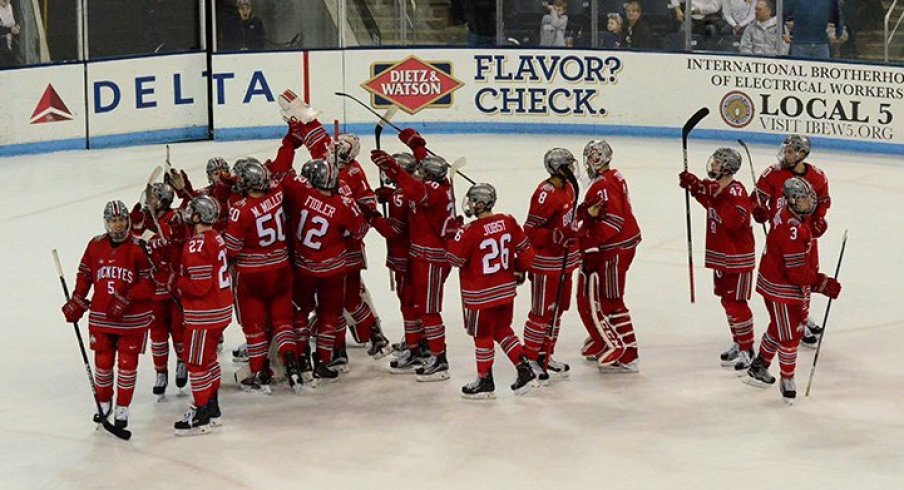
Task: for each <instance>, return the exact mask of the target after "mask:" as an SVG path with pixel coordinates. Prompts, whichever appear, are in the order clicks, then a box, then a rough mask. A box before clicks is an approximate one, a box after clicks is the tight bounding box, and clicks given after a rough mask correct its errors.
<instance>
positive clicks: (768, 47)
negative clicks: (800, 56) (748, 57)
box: [740, 0, 789, 56]
mask: <svg viewBox="0 0 904 490" xmlns="http://www.w3.org/2000/svg"><path fill="white" fill-rule="evenodd" d="M777 38H778V19H776V18H775V11H774V10H773V7H772V2H771V1H769V0H758V1H757V2H756V20H755V21H754V22H753V23H752V24H750V25H749V26H748V27H747V29H745V30H744V34H743V35H742V36H741V47H740V51H741V53H743V54H761V55H765V56H777V55H787V54H788V49H789V46H788V44H787V43H785V42H782V49H781V52H779V50H778V49H777V47H776V44H777V43H776V41H777Z"/></svg>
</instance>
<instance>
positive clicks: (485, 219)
mask: <svg viewBox="0 0 904 490" xmlns="http://www.w3.org/2000/svg"><path fill="white" fill-rule="evenodd" d="M495 204H496V189H494V188H493V186H491V185H490V184H476V185H473V186H471V188H470V189H468V193H467V196H466V197H465V199H464V202H463V203H462V208H463V209H464V212H465V215H466V216H469V217H470V216H473V217H475V218H476V219H475V220H474V221H472V222H471V223H468V224H467V225H465V226H464V227H463V228H461V229H460V230H458V232H457V233H456V234H455V238H454V240H452V241H451V242H450V243H449V252H448V254H449V262H450V263H451V264H452V265H453V266H455V267H458V268H459V269H460V272H459V278H460V282H461V302H462V305H463V308H464V318H465V329H466V330H467V332H468V335H470V336H471V337H473V338H474V347H475V350H476V352H475V356H476V360H477V379H476V380H474V381H473V382H471V383H468V384H467V385H465V386H462V388H461V393H462V396H463V397H465V398H493V397H494V396H495V393H494V392H495V389H496V388H495V385H494V383H493V357H494V353H493V352H494V345H493V342H494V341H495V342H496V343H498V344H499V347H500V348H502V350H503V351H504V352H505V354H506V356H508V358H509V360H510V361H511V362H512V364H513V365H514V366H515V368H516V370H517V378H516V379H515V382H514V383H512V386H511V387H512V391H514V392H515V394H516V395H521V394H524V393H526V392H527V391H529V390H530V389H532V388H535V387H537V386H538V383H537V380H536V378H537V376H536V375H535V374H534V371H533V370H532V369H531V366H530V365H529V364H528V360H527V358H526V357H524V352H523V349H522V347H521V342H520V341H519V340H518V337H517V336H516V335H515V332H513V331H512V312H513V310H514V299H515V294H516V293H515V288H516V281H518V282H520V281H523V280H524V271H525V270H526V269H527V268H528V267H529V266H530V264H531V259H532V256H533V250H531V248H530V243H528V241H527V236H526V235H525V234H524V231H523V230H522V229H521V227H520V226H518V222H517V221H515V218H513V217H511V216H510V215H507V214H497V213H493V206H494V205H495Z"/></svg>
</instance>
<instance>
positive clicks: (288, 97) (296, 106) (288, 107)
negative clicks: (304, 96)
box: [277, 90, 320, 124]
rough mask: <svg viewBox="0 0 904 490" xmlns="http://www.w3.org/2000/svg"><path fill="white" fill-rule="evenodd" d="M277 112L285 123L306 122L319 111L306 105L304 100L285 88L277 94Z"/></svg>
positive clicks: (314, 117) (313, 117) (317, 114)
mask: <svg viewBox="0 0 904 490" xmlns="http://www.w3.org/2000/svg"><path fill="white" fill-rule="evenodd" d="M277 102H278V103H279V114H280V115H281V116H282V118H283V120H284V121H286V122H287V123H292V122H300V123H302V124H307V123H309V122H311V121H313V120H314V119H317V116H319V115H320V111H318V110H316V109H314V108H313V107H311V106H310V105H308V104H307V103H306V102H305V101H303V100H301V99H299V98H298V95H296V94H295V92H293V91H291V90H286V91H285V92H283V93H281V94H280V95H279V100H278V101H277Z"/></svg>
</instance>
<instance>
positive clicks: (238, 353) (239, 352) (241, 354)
mask: <svg viewBox="0 0 904 490" xmlns="http://www.w3.org/2000/svg"><path fill="white" fill-rule="evenodd" d="M232 362H248V344H242V345H240V346H238V347H236V348H235V349H233V350H232Z"/></svg>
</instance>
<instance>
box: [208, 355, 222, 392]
mask: <svg viewBox="0 0 904 490" xmlns="http://www.w3.org/2000/svg"><path fill="white" fill-rule="evenodd" d="M207 372H209V373H210V379H211V381H212V383H211V386H210V392H211V393H214V392H216V391H217V390H219V389H220V384H221V383H220V381H221V380H222V378H223V372H222V371H221V370H220V361H217V360H214V361H213V362H211V363H210V364H209V365H208V366H207Z"/></svg>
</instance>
